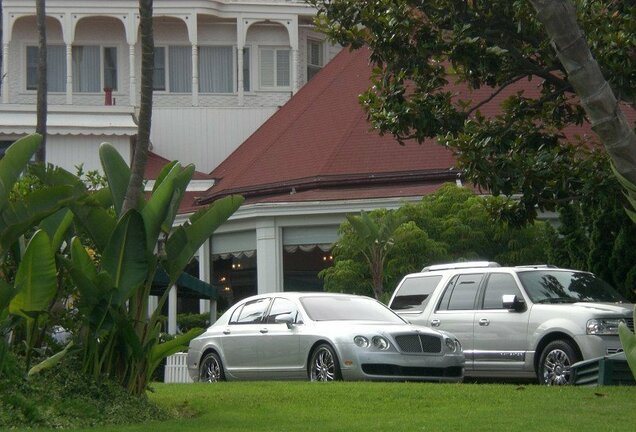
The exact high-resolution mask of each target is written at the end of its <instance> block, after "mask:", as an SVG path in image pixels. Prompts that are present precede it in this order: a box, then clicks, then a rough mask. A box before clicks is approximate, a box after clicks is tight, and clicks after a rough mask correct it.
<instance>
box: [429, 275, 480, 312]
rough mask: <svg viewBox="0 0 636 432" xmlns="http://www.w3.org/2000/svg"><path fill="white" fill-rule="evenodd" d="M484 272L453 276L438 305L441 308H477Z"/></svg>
mask: <svg viewBox="0 0 636 432" xmlns="http://www.w3.org/2000/svg"><path fill="white" fill-rule="evenodd" d="M483 276H484V275H483V274H482V273H477V274H463V275H458V276H456V277H455V278H453V279H452V280H451V281H450V282H449V284H448V285H447V286H446V291H445V292H444V295H443V296H442V300H441V302H440V304H439V306H438V308H439V309H440V310H470V309H474V308H475V299H476V297H477V291H479V284H480V283H481V279H482V278H483Z"/></svg>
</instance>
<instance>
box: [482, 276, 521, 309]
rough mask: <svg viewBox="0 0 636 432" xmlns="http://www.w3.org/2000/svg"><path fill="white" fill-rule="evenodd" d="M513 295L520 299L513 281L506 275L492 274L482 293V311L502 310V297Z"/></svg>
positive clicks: (519, 293) (515, 283)
mask: <svg viewBox="0 0 636 432" xmlns="http://www.w3.org/2000/svg"><path fill="white" fill-rule="evenodd" d="M508 294H513V295H516V296H517V298H520V299H522V298H523V297H522V296H521V292H520V291H519V288H518V287H517V282H515V279H514V278H513V277H512V276H511V275H509V274H507V273H492V274H491V275H490V276H489V277H488V283H487V284H486V292H485V293H484V306H483V308H484V309H503V300H502V296H504V295H508Z"/></svg>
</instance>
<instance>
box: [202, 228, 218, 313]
mask: <svg viewBox="0 0 636 432" xmlns="http://www.w3.org/2000/svg"><path fill="white" fill-rule="evenodd" d="M211 262H212V261H211V260H210V239H208V240H206V241H205V243H203V245H202V246H201V248H199V279H201V280H202V281H203V282H207V283H209V284H212V277H211V273H212V272H211V271H210V270H211V269H210V265H211ZM206 312H209V313H210V324H212V323H214V322H215V321H216V298H214V299H207V300H206V299H201V300H199V313H206Z"/></svg>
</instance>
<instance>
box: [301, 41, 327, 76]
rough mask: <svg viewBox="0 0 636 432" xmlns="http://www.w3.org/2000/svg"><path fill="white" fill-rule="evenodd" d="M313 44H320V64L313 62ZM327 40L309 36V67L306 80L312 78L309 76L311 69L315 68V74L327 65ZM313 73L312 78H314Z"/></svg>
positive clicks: (307, 56) (307, 57)
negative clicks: (311, 49)
mask: <svg viewBox="0 0 636 432" xmlns="http://www.w3.org/2000/svg"><path fill="white" fill-rule="evenodd" d="M311 44H316V45H318V47H319V49H320V51H319V52H320V64H314V63H311V61H310V60H311V51H310V45H311ZM325 46H326V44H325V41H324V40H320V39H313V38H307V55H306V60H307V68H306V71H305V72H306V76H305V78H306V81H309V80H310V79H311V78H310V77H309V69H310V68H313V69H314V72H313V75H315V74H317V73H318V72H320V70H321V69H322V68H323V67H325V57H326V49H325ZM313 75H312V78H313Z"/></svg>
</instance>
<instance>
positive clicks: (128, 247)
mask: <svg viewBox="0 0 636 432" xmlns="http://www.w3.org/2000/svg"><path fill="white" fill-rule="evenodd" d="M148 264H149V263H148V253H147V250H146V231H145V227H144V221H143V219H142V217H141V214H140V213H139V212H138V211H136V210H134V209H133V210H129V211H128V212H126V214H125V215H124V216H123V217H122V218H121V219H120V220H119V222H118V223H117V226H116V227H115V230H114V231H113V235H112V237H111V239H110V241H109V242H108V245H107V246H106V248H105V249H104V253H103V254H102V269H103V270H105V271H106V273H108V274H109V275H110V277H111V278H112V281H113V286H114V287H115V288H117V290H118V292H119V294H120V300H121V299H128V298H129V297H130V296H131V295H132V293H133V292H134V291H135V290H136V289H137V288H138V287H139V286H140V285H141V284H142V283H143V282H144V280H145V279H146V277H147V274H148Z"/></svg>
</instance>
